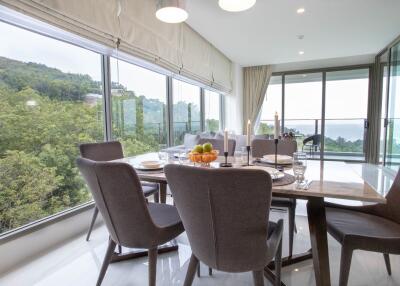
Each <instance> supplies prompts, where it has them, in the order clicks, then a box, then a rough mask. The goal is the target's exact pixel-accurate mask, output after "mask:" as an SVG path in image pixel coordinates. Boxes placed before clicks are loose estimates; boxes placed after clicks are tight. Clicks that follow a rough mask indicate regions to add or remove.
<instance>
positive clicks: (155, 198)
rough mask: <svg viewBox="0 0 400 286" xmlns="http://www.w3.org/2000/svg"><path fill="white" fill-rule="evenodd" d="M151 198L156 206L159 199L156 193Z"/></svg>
mask: <svg viewBox="0 0 400 286" xmlns="http://www.w3.org/2000/svg"><path fill="white" fill-rule="evenodd" d="M153 196H154V202H155V203H157V204H158V203H159V202H160V198H159V194H158V192H157V193H155V194H154V195H153Z"/></svg>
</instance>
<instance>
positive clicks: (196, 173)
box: [165, 164, 283, 286]
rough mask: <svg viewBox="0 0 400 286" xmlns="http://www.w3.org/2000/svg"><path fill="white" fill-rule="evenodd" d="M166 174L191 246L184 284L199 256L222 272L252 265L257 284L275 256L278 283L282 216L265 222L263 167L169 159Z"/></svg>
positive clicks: (267, 189)
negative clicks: (189, 163)
mask: <svg viewBox="0 0 400 286" xmlns="http://www.w3.org/2000/svg"><path fill="white" fill-rule="evenodd" d="M165 174H166V177H167V181H168V184H169V186H170V189H171V192H172V194H173V196H174V201H175V205H176V207H177V209H178V212H179V215H180V217H181V219H182V223H183V225H184V227H185V230H186V233H187V236H188V239H189V242H190V246H191V248H192V256H191V258H190V262H189V268H188V271H187V274H186V278H185V282H184V285H185V286H189V285H191V284H192V282H193V279H194V275H195V273H196V268H197V265H198V264H199V261H202V262H203V263H205V264H206V265H208V266H209V267H211V268H213V269H217V270H221V271H225V272H246V271H252V272H253V278H254V284H255V285H256V286H261V285H264V280H263V273H264V267H266V265H267V264H268V263H269V262H270V261H271V260H273V258H274V257H275V269H276V281H275V282H276V283H275V284H276V285H281V282H280V271H281V255H282V231H283V221H282V220H280V221H279V222H278V223H273V222H269V210H270V203H271V193H272V192H271V186H272V182H271V177H270V175H269V174H268V173H267V172H264V171H261V170H246V169H234V168H229V169H228V168H227V169H223V168H220V169H207V168H197V167H191V166H183V165H173V164H171V165H167V166H166V167H165ZM268 222H269V223H268Z"/></svg>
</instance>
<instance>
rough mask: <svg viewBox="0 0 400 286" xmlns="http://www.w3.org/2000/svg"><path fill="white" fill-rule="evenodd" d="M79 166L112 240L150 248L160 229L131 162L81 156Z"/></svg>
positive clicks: (135, 246)
mask: <svg viewBox="0 0 400 286" xmlns="http://www.w3.org/2000/svg"><path fill="white" fill-rule="evenodd" d="M77 165H78V168H79V170H80V172H81V174H82V176H83V177H84V179H85V181H86V183H87V184H88V186H89V189H90V191H91V193H92V195H93V199H94V201H95V203H96V206H97V208H98V209H99V211H100V213H101V215H102V217H103V218H104V221H105V224H106V226H107V229H108V231H109V233H110V235H111V237H112V239H113V240H114V241H115V242H116V243H118V244H120V245H122V246H126V247H131V248H151V247H153V246H155V245H152V244H153V243H155V242H154V240H155V237H156V235H157V231H158V228H157V226H156V225H155V224H154V222H153V220H152V219H151V216H150V214H149V212H148V209H147V205H146V200H145V198H144V195H143V191H142V186H141V185H140V182H139V178H138V176H137V174H136V172H135V170H134V169H133V168H132V167H131V166H130V165H128V164H125V163H117V162H95V161H92V160H89V159H84V158H78V159H77Z"/></svg>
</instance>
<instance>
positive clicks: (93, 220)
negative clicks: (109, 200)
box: [86, 206, 99, 241]
mask: <svg viewBox="0 0 400 286" xmlns="http://www.w3.org/2000/svg"><path fill="white" fill-rule="evenodd" d="M98 214H99V209H98V208H97V207H96V206H94V211H93V216H92V221H91V222H90V226H89V231H88V233H87V235H86V241H89V239H90V235H91V233H92V229H93V226H94V223H95V222H96V218H97V215H98Z"/></svg>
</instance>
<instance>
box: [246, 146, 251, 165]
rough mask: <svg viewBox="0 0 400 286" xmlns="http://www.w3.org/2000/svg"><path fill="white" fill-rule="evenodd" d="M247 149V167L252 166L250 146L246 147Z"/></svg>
mask: <svg viewBox="0 0 400 286" xmlns="http://www.w3.org/2000/svg"><path fill="white" fill-rule="evenodd" d="M246 149H247V166H250V150H251V148H250V146H246Z"/></svg>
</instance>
